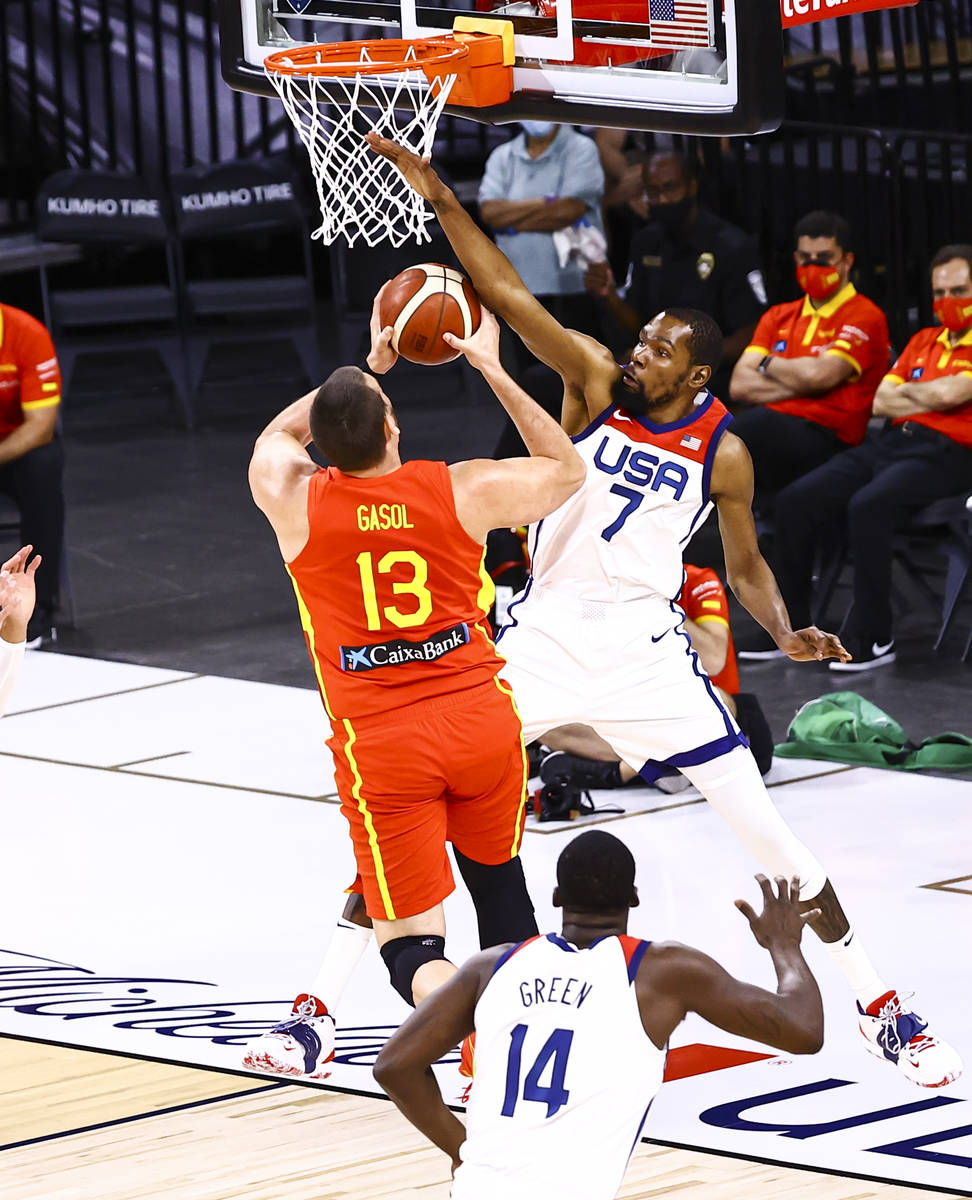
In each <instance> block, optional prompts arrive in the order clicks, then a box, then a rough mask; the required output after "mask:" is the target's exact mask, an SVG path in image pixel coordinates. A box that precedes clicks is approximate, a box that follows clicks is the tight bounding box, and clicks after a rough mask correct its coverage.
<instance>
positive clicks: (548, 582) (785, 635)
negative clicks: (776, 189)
mask: <svg viewBox="0 0 972 1200" xmlns="http://www.w3.org/2000/svg"><path fill="white" fill-rule="evenodd" d="M367 141H368V143H369V145H370V146H371V148H372V150H374V151H375V152H376V153H378V154H381V155H383V156H384V157H385V158H388V159H389V160H390V161H391V162H393V163H394V164H395V165H396V166H397V167H398V169H399V170H400V171H401V173H402V175H403V176H404V177H405V179H406V181H407V182H408V183H409V184H410V185H411V186H412V187H413V188H414V189H415V190H416V191H417V192H419V193H420V194H421V195H423V196H424V197H425V198H426V199H427V200H428V201H429V202H430V203H431V205H432V207H433V208H434V210H435V213H436V216H437V217H438V219H439V223H440V225H441V226H442V229H443V231H444V233H445V234H446V236H447V237H448V238H449V241H450V242H451V243H452V247H453V249H454V250H455V252H456V254H457V255H458V257H459V260H460V262H461V263H462V265H463V266H464V267H465V269H466V271H467V272H468V274H469V276H470V278H471V280H472V283H473V286H474V287H475V288H476V290H477V292H478V293H479V295H480V298H481V299H482V301H483V303H485V304H486V305H488V306H489V308H490V309H492V311H493V312H495V313H496V314H497V316H500V317H502V318H503V319H504V320H505V321H506V322H507V324H508V325H510V327H511V328H512V329H513V330H514V332H515V333H517V334H518V335H519V336H520V338H521V339H522V340H523V341H524V343H525V344H526V345H527V347H528V348H529V349H530V350H531V351H532V352H533V353H534V354H535V355H536V356H537V357H538V358H539V359H541V360H542V361H543V362H546V363H547V364H548V365H549V366H551V367H553V368H554V369H555V370H556V371H558V372H559V374H560V375H561V377H562V379H563V383H564V407H563V415H562V424H563V426H564V428H565V429H566V431H567V432H568V433H569V434H571V435H572V437H573V440H574V442H575V444H576V446H577V449H578V452H579V453H580V455H581V457H582V458H583V459H584V461H585V462H586V464H587V468H588V469H587V478H586V481H585V483H584V485H583V486H582V488H581V489H580V491H578V492H576V493H575V494H574V495H573V496H572V497H571V499H570V500H569V501H567V503H566V504H564V505H563V506H562V507H561V508H559V509H558V510H557V511H556V512H555V513H553V514H551V516H549V517H546V518H544V520H543V521H541V522H539V523H538V524H537V525H536V526H534V527H533V529H532V531H531V532H532V537H531V549H532V578H531V580H530V582H529V584H528V585H527V588H526V590H525V591H524V592H523V593H522V595H521V596H520V598H519V603H517V602H516V601H514V603H513V604H511V606H510V610H509V617H508V620H509V622H510V624H509V625H508V626H507V627H506V628H505V629H504V630H503V631H502V632H501V635H500V639H499V648H500V650H501V651H502V652H503V654H504V655H505V656H506V658H507V662H508V665H507V668H506V678H507V680H508V681H509V683H510V684H511V685H512V687H513V692H514V694H515V696H516V699H517V704H518V707H519V710H520V714H521V716H522V718H523V736H524V739H525V740H526V741H527V742H529V741H531V740H533V739H535V738H537V737H542V735H543V734H544V733H546V732H547V731H548V730H550V729H553V728H555V727H558V726H561V725H572V724H579V725H588V726H591V727H592V728H593V729H594V730H595V732H596V733H598V734H600V736H601V737H602V738H603V739H604V741H606V742H607V743H608V744H609V745H610V746H611V747H612V748H613V750H614V751H615V753H617V755H618V756H619V758H621V759H623V760H624V761H625V762H626V763H628V765H629V766H631V767H632V768H634V770H636V771H638V772H640V773H641V775H642V776H643V777H644V778H645V779H646V780H647V781H648V782H653V781H654V780H655V779H656V778H657V777H658V775H659V774H660V773H661V772H663V771H665V770H666V769H669V768H672V767H675V768H677V769H678V770H679V771H681V772H682V774H683V775H685V776H686V777H687V778H688V779H689V781H690V782H691V783H692V784H694V785H695V787H696V788H698V790H699V791H700V792H701V793H702V794H703V795H704V796H705V798H706V799H707V800H708V801H709V803H710V804H711V805H712V807H713V808H715V810H716V811H717V812H718V813H719V815H720V816H721V817H722V818H723V819H724V820H725V821H726V822H728V824H729V825H730V826H731V827H732V829H733V830H734V831H735V833H736V834H737V835H738V837H739V838H740V840H741V841H742V843H743V845H744V846H745V847H746V848H747V850H749V852H750V853H751V854H753V856H754V857H755V858H756V859H757V860H758V861H760V862H761V863H762V864H763V866H764V867H766V868H767V869H768V870H769V872H770V873H771V874H772V875H774V876H776V875H780V876H782V877H783V878H785V879H790V878H792V877H794V876H796V877H797V878H799V880H800V896H801V902H802V903H804V904H805V905H806V907H807V908H808V909H811V908H812V909H819V916H817V917H815V918H814V919H813V920H812V921H810V925H811V927H812V928H813V929H814V931H815V932H816V933H817V934H818V935H819V936H820V938H821V939H822V941H823V942H824V943H825V945H826V946H827V948H828V950H829V951H830V953H831V955H832V956H833V958H834V960H835V962H836V963H837V965H838V966H839V967H840V968H841V970H842V971H843V972H844V975H845V977H846V978H847V980H848V983H849V984H850V986H851V989H852V990H853V992H854V995H855V998H856V1000H857V1007H858V1024H859V1026H860V1029H861V1032H862V1034H863V1036H864V1039H865V1044H866V1046H867V1048H868V1049H869V1050H871V1051H872V1052H873V1053H875V1054H876V1055H878V1056H879V1057H884V1058H886V1059H888V1060H889V1061H891V1062H894V1063H896V1064H897V1066H898V1067H899V1069H900V1070H901V1071H902V1073H903V1074H904V1075H906V1076H907V1078H909V1079H910V1080H912V1081H913V1082H914V1083H917V1084H920V1085H922V1086H925V1087H940V1086H942V1085H943V1084H946V1083H949V1082H950V1081H951V1080H953V1079H955V1078H957V1077H958V1075H959V1074H960V1073H961V1060H960V1059H959V1056H958V1055H957V1053H956V1052H955V1051H954V1050H953V1049H952V1048H951V1047H950V1046H949V1045H947V1044H946V1043H945V1042H942V1041H941V1040H940V1039H938V1038H936V1037H933V1036H932V1035H931V1034H930V1033H928V1031H927V1023H926V1022H924V1021H922V1020H921V1019H920V1018H919V1017H917V1016H916V1015H915V1014H914V1013H910V1012H906V1011H905V1010H904V1009H903V1008H902V1005H901V1002H900V999H899V996H898V994H897V992H896V991H895V990H894V989H892V988H890V987H888V985H887V984H886V983H885V982H884V981H883V980H882V979H881V978H880V976H879V975H878V973H877V971H876V970H875V968H874V966H873V964H872V963H871V961H870V959H869V957H868V955H867V953H866V952H865V950H864V947H863V946H862V944H861V939H860V938H859V937H858V936H857V935H856V934H855V932H854V931H853V930H852V929H851V927H850V925H849V923H848V920H847V918H846V916H845V915H844V912H843V910H842V908H841V906H840V903H839V902H838V900H837V896H836V894H835V893H834V889H833V887H832V885H831V883H830V882H829V880H828V879H827V876H826V872H825V871H824V869H823V867H821V865H820V863H819V862H818V861H817V859H816V858H815V857H814V856H813V854H812V853H811V852H810V851H809V850H808V849H807V847H806V846H804V845H803V844H802V843H801V842H800V841H799V840H798V839H797V837H796V836H795V835H794V834H793V833H792V831H791V830H790V829H789V828H788V827H787V825H786V823H785V822H784V821H783V819H782V817H781V816H780V815H779V813H778V812H777V811H776V809H775V808H774V806H773V803H772V801H771V800H770V798H769V794H768V793H767V791H766V788H765V786H764V784H763V781H762V778H761V776H760V774H759V770H758V768H757V766H756V762H755V759H754V758H753V756H752V753H751V751H750V750H749V747H748V745H747V744H746V739H745V738H744V737H743V736H742V734H741V733H740V732H739V728H738V726H737V725H736V723H735V721H734V720H733V718H732V717H731V716H730V714H729V713H728V712H727V710H726V709H725V707H724V706H723V705H722V703H721V702H720V701H719V698H718V697H717V695H716V694H715V691H714V689H713V688H712V685H711V683H710V682H709V679H708V677H707V676H706V674H705V671H704V669H703V668H702V665H701V663H700V661H699V659H698V655H697V654H696V653H695V652H694V651H693V650H692V646H691V643H690V641H689V638H688V635H687V634H686V633H685V630H684V627H683V620H684V613H683V612H682V611H681V609H680V608H679V607H678V605H677V604H676V603H675V597H676V596H677V595H678V593H679V589H680V587H681V583H682V549H683V547H684V546H685V545H686V544H687V542H688V540H689V538H690V537H691V536H692V533H693V532H694V531H695V530H696V529H697V528H698V527H699V525H701V523H702V522H703V520H704V519H705V517H706V515H707V513H708V512H709V509H710V507H711V505H712V504H713V503H714V504H715V506H716V510H717V512H718V517H719V530H720V533H721V535H722V544H723V548H724V551H725V561H726V572H727V576H728V580H729V584H730V586H731V587H732V589H733V591H734V592H735V594H736V597H737V599H738V600H739V601H740V603H742V604H743V605H744V606H745V607H746V608H747V609H748V610H749V612H750V613H751V614H752V615H753V616H754V617H755V618H756V620H757V621H758V622H759V623H760V624H761V625H762V626H763V628H764V629H766V630H767V632H768V633H769V634H770V635H771V636H772V637H773V639H774V641H775V642H776V644H777V645H778V646H779V648H780V649H781V650H783V651H784V652H785V653H786V654H787V655H788V656H789V657H790V658H792V659H794V660H795V661H798V662H801V661H807V660H821V659H824V658H839V659H841V660H843V661H846V660H848V659H849V657H850V656H849V655H848V653H847V651H846V650H845V649H844V647H843V646H842V645H841V644H840V642H839V640H838V639H837V638H836V637H835V636H833V635H832V634H829V633H823V632H821V631H820V630H819V629H817V628H816V627H813V626H811V627H810V628H808V629H798V630H794V629H792V628H791V627H790V621H789V617H788V615H787V611H786V606H785V605H784V603H783V600H782V598H781V596H780V593H779V589H778V588H777V586H776V580H775V579H774V578H773V574H772V572H771V571H770V569H769V566H768V565H767V563H766V562H765V560H764V559H763V557H762V555H761V554H760V552H759V548H758V546H757V543H756V531H755V527H754V524H753V515H752V499H753V467H752V461H751V459H750V457H749V453H748V452H747V450H746V447H745V446H744V445H743V443H742V442H741V441H740V440H739V439H738V438H737V437H735V436H734V435H733V434H732V433H729V432H727V429H726V427H727V425H728V424H729V421H730V417H729V414H728V413H727V412H726V410H725V409H724V408H723V407H722V405H721V404H720V403H719V401H718V400H717V399H716V398H715V397H714V396H712V395H711V394H710V393H709V392H708V390H707V388H706V385H707V383H708V381H709V379H710V377H711V375H712V371H713V369H714V368H715V365H716V364H717V363H718V362H719V359H720V354H721V347H722V339H721V335H720V333H719V330H718V328H717V327H716V326H715V324H714V322H713V321H712V320H711V319H710V318H709V317H707V316H706V315H705V314H703V313H699V312H695V311H693V310H689V309H672V310H669V311H667V312H661V313H659V314H658V315H657V316H655V317H653V318H652V319H651V320H650V321H649V322H648V323H647V324H646V325H645V326H644V328H643V329H642V330H641V333H640V335H639V339H638V344H637V346H636V347H635V349H634V350H633V352H632V356H631V361H630V362H628V363H626V364H625V365H624V366H619V365H618V364H617V363H616V362H615V361H614V356H613V355H612V354H611V353H610V351H608V350H607V349H606V347H604V346H602V345H600V343H598V342H596V341H595V340H594V339H593V338H590V337H586V336H584V335H582V334H578V333H576V332H574V331H572V330H568V329H565V328H564V327H563V326H562V325H560V324H559V323H558V322H557V321H556V320H555V319H554V318H553V317H552V316H551V315H550V314H549V313H548V312H547V310H546V309H545V308H544V307H543V306H542V305H541V304H540V303H539V302H538V301H537V300H536V299H535V298H534V297H533V296H532V295H531V294H530V293H529V291H527V289H526V287H525V286H524V284H523V281H522V280H521V279H520V277H519V275H517V273H516V271H515V270H514V269H513V267H512V266H511V265H510V263H509V261H508V260H507V259H506V257H505V256H504V255H503V253H502V252H501V251H500V250H499V249H498V248H497V247H496V246H495V245H493V243H492V242H491V241H490V240H489V238H487V237H486V235H485V234H484V233H483V232H482V231H481V230H480V229H479V228H478V227H477V226H476V224H475V222H474V221H473V220H472V218H471V217H470V216H469V214H468V213H466V212H465V211H464V209H463V208H462V206H461V205H460V204H459V202H458V201H457V200H456V197H455V195H454V194H453V193H452V191H451V190H450V189H449V188H447V187H446V186H445V184H443V183H442V181H441V180H440V179H439V178H438V176H437V175H436V174H435V172H434V171H433V170H432V168H431V167H430V166H429V164H428V162H426V161H423V160H422V159H421V158H419V157H418V156H417V155H415V154H413V153H412V152H411V151H409V150H406V149H404V148H403V147H401V146H399V145H397V144H396V143H395V142H392V141H389V140H388V139H386V138H381V137H379V136H378V135H377V134H375V133H369V134H368V135H367Z"/></svg>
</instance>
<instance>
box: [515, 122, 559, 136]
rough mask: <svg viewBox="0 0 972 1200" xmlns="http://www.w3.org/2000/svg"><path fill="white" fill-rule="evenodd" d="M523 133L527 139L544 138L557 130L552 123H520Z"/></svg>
mask: <svg viewBox="0 0 972 1200" xmlns="http://www.w3.org/2000/svg"><path fill="white" fill-rule="evenodd" d="M520 124H521V125H522V126H523V132H524V133H525V134H526V135H527V137H532V138H545V137H550V135H551V134H552V133H553V131H554V130H555V129H556V128H557V125H556V123H555V122H554V121H521V122H520Z"/></svg>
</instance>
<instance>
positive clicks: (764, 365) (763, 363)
mask: <svg viewBox="0 0 972 1200" xmlns="http://www.w3.org/2000/svg"><path fill="white" fill-rule="evenodd" d="M772 361H773V355H772V354H764V355H763V357H762V358H761V359H760V360H759V366H758V367H757V368H756V370H757V371H759V373H760V375H768V374H769V365H770V363H771V362H772Z"/></svg>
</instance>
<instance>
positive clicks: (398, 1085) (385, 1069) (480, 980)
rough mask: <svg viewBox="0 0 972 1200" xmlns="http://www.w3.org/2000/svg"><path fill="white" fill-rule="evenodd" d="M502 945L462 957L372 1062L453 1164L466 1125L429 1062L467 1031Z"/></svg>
mask: <svg viewBox="0 0 972 1200" xmlns="http://www.w3.org/2000/svg"><path fill="white" fill-rule="evenodd" d="M505 949H506V947H505V946H494V947H492V948H491V949H489V950H484V951H483V952H482V953H481V954H477V955H475V956H474V957H473V958H471V959H470V960H469V961H468V962H467V963H465V965H464V966H462V967H461V968H460V969H459V970H458V971H457V972H456V974H455V975H453V976H452V978H451V979H450V980H449V981H448V983H445V984H443V985H442V987H440V988H438V989H437V990H436V991H434V992H433V993H432V995H431V996H429V997H428V998H427V999H426V1000H424V1001H423V1002H422V1003H421V1004H420V1005H419V1006H418V1008H416V1010H415V1012H413V1013H412V1015H411V1016H410V1017H409V1018H408V1020H407V1021H406V1022H405V1023H404V1025H402V1026H401V1027H400V1028H399V1029H398V1031H397V1032H396V1033H393V1034H392V1036H391V1037H390V1038H389V1039H388V1041H387V1042H386V1043H385V1045H384V1048H383V1049H382V1051H381V1053H380V1054H379V1055H378V1061H377V1062H376V1063H375V1068H374V1075H375V1079H377V1080H378V1082H379V1083H380V1084H381V1086H382V1087H383V1088H384V1089H385V1091H386V1092H387V1093H388V1095H389V1097H390V1098H391V1099H392V1100H393V1101H394V1102H395V1104H396V1105H397V1106H398V1107H399V1108H400V1109H401V1111H402V1113H403V1114H404V1115H405V1117H406V1118H407V1119H408V1120H409V1121H411V1123H412V1124H413V1125H414V1126H415V1128H416V1129H417V1130H418V1131H419V1132H420V1133H424V1134H425V1136H426V1137H427V1138H428V1139H429V1141H430V1142H434V1143H435V1144H436V1145H437V1146H438V1147H439V1149H440V1150H442V1151H443V1152H444V1153H446V1154H448V1156H449V1158H450V1159H451V1160H452V1167H453V1170H455V1168H456V1167H458V1166H459V1147H460V1146H461V1145H462V1143H463V1142H464V1141H465V1139H466V1129H465V1126H464V1125H463V1124H462V1122H461V1121H460V1120H459V1118H458V1117H457V1116H456V1115H455V1114H454V1113H452V1112H450V1111H449V1109H448V1108H446V1106H445V1104H444V1103H443V1100H442V1093H441V1092H440V1091H439V1085H438V1083H437V1082H436V1078H435V1075H434V1074H433V1071H432V1064H433V1063H434V1062H437V1061H438V1060H439V1059H440V1058H442V1056H443V1055H444V1054H448V1052H449V1051H450V1050H452V1049H453V1048H454V1047H456V1046H458V1045H459V1043H460V1042H461V1041H462V1039H463V1038H464V1037H466V1036H467V1035H468V1034H470V1033H472V1031H473V1016H474V1013H475V1010H476V1002H477V1001H478V999H479V997H480V994H481V993H482V990H483V988H484V987H485V985H486V981H487V980H488V979H489V976H490V973H491V972H492V969H493V966H494V965H495V963H496V960H497V958H499V956H500V954H502V953H503V951H504V950H505Z"/></svg>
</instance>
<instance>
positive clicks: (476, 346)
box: [442, 308, 500, 371]
mask: <svg viewBox="0 0 972 1200" xmlns="http://www.w3.org/2000/svg"><path fill="white" fill-rule="evenodd" d="M442 340H443V341H444V342H445V343H446V344H447V345H449V346H451V347H452V348H453V350H458V351H459V352H460V353H461V354H464V355H465V356H466V360H467V361H468V362H469V364H470V365H471V366H474V367H475V368H476V370H477V371H483V370H486V369H487V368H488V367H495V366H498V365H499V360H500V357H499V343H500V327H499V322H498V321H497V320H496V318H495V317H494V316H493V314H492V313H491V312H490V311H489V309H488V308H483V309H482V320H481V321H480V323H479V328H478V329H477V330H476V332H475V333H474V334H472V335H471V336H470V337H468V338H459V337H456V335H455V334H454V333H444V334H443V335H442Z"/></svg>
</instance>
